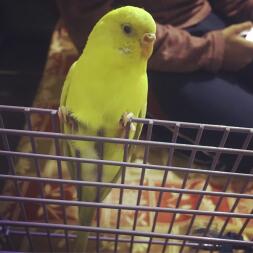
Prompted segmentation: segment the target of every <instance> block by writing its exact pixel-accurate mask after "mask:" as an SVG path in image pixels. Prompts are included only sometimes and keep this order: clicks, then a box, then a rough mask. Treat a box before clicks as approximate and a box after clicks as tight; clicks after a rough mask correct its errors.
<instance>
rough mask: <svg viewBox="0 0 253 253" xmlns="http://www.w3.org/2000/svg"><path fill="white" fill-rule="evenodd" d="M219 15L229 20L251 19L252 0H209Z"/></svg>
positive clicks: (252, 18) (252, 19) (252, 17)
mask: <svg viewBox="0 0 253 253" xmlns="http://www.w3.org/2000/svg"><path fill="white" fill-rule="evenodd" d="M209 2H210V4H211V5H212V8H213V9H214V11H215V12H217V13H218V14H219V15H221V16H223V17H225V18H229V19H230V20H231V21H237V22H242V21H253V0H209Z"/></svg>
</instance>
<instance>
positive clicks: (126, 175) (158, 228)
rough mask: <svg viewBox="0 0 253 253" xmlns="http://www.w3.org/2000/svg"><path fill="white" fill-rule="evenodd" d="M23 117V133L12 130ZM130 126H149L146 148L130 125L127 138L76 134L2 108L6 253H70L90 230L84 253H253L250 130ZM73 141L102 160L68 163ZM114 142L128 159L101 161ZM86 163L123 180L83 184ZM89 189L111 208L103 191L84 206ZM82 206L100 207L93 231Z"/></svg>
mask: <svg viewBox="0 0 253 253" xmlns="http://www.w3.org/2000/svg"><path fill="white" fill-rule="evenodd" d="M6 115H8V117H6ZM17 115H19V116H18V118H22V117H23V118H24V121H25V125H24V128H23V129H15V127H9V126H10V124H9V122H8V120H9V119H10V118H11V117H13V119H14V120H15V118H16V117H17ZM131 122H132V123H134V124H142V125H143V134H142V136H141V139H140V140H133V139H129V138H128V136H129V131H130V125H128V128H127V129H128V131H127V132H126V136H125V137H123V138H107V137H103V136H102V134H101V136H79V135H71V134H63V133H60V131H59V122H58V116H57V110H51V109H42V108H24V107H13V106H0V123H1V125H0V135H1V142H0V159H1V166H3V169H2V168H1V174H0V180H1V181H0V182H1V188H2V193H1V195H0V201H1V205H0V250H2V251H19V252H24V251H30V252H38V251H44V252H55V251H62V252H71V248H72V247H73V243H74V242H75V238H76V232H77V231H86V232H90V233H89V245H88V247H89V251H87V252H134V253H135V252H163V253H165V252H168V253H176V252H186V253H187V252H200V250H206V251H208V252H214V251H220V252H222V249H223V248H226V247H231V249H240V250H245V252H253V251H252V249H253V248H252V247H253V242H252V241H251V238H253V223H252V218H253V195H252V192H253V190H252V187H251V186H252V183H253V180H252V179H253V175H252V171H253V170H252V165H253V162H251V160H252V161H253V150H251V141H252V133H253V132H252V129H248V128H241V127H232V126H231V127H229V126H220V125H208V124H196V123H185V122H171V121H161V120H155V119H152V120H151V119H138V118H133V119H132V120H131ZM161 129H162V130H161ZM161 133H162V139H163V141H161V139H159V138H160V137H161ZM159 136H160V137H159ZM212 136H219V140H218V141H216V139H217V138H216V139H213V138H212ZM210 137H211V138H210ZM231 138H236V139H237V140H238V141H237V142H236V143H237V146H235V145H231V142H230V139H231ZM70 140H78V141H80V142H92V143H94V145H100V152H101V154H99V156H98V158H92V157H81V156H80V153H78V152H76V154H75V156H66V153H64V150H63V148H62V142H63V141H70ZM207 140H208V141H207ZM210 140H211V141H210ZM12 143H19V145H18V147H16V146H15V145H12ZM108 143H111V144H113V145H115V147H117V148H121V149H122V150H124V156H123V159H122V161H116V160H105V159H104V157H103V153H104V147H105V145H106V144H108ZM132 146H135V153H134V154H133V155H131V154H130V153H129V147H132ZM223 161H225V163H223ZM227 161H228V162H227ZM231 161H232V162H231ZM245 161H246V162H245ZM226 162H227V163H226ZM70 163H71V164H74V165H75V168H76V170H77V178H72V177H71V175H70V173H69V164H70ZM82 164H95V165H96V166H97V167H98V168H103V166H105V165H110V166H111V168H112V167H120V168H121V173H120V177H119V179H118V180H117V182H103V181H102V175H101V174H100V175H99V173H98V177H97V179H96V180H94V181H83V180H82V179H81V174H82V172H81V165H82ZM224 164H225V165H224ZM247 166H248V167H247ZM242 167H243V169H242ZM246 167H247V168H246ZM6 168H7V169H6ZM6 171H8V173H6ZM78 171H79V172H78ZM100 171H102V170H101V169H100ZM226 171H229V172H226ZM242 171H243V172H245V171H248V172H249V173H248V174H244V173H241V172H242ZM217 185H219V187H218V186H217ZM82 187H95V188H96V189H99V191H100V189H102V188H103V189H112V191H111V192H110V193H109V194H108V196H107V197H106V198H105V200H104V201H100V197H99V194H98V193H99V191H97V197H96V200H95V201H93V202H92V201H82V200H81V199H80V197H79V196H80V190H81V189H82ZM187 201H188V202H187ZM242 206H243V207H244V208H242ZM245 206H247V208H245ZM79 207H93V208H95V210H96V212H95V216H94V218H93V223H92V225H91V226H82V225H80V223H79V219H78V208H79ZM206 251H205V252H206ZM231 252H232V251H231Z"/></svg>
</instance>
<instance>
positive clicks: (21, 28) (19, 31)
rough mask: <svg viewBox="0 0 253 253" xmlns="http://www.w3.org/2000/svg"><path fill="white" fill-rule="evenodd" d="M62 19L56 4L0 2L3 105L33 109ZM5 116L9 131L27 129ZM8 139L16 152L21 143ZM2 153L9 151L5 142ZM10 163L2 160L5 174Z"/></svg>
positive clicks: (47, 0)
mask: <svg viewBox="0 0 253 253" xmlns="http://www.w3.org/2000/svg"><path fill="white" fill-rule="evenodd" d="M58 18H59V14H58V10H57V6H56V4H55V1H54V0H0V104H1V105H16V106H31V105H32V102H33V99H34V96H35V94H36V90H37V88H38V84H39V82H40V79H41V76H42V72H43V68H44V65H45V62H46V58H47V52H48V48H49V43H50V40H51V35H52V32H53V29H54V27H55V25H56V22H57V20H58ZM1 116H2V118H3V121H4V125H5V127H7V128H17V129H22V128H23V125H24V117H22V115H20V114H19V115H13V113H12V114H10V113H1ZM0 127H2V126H0ZM8 139H9V143H10V145H11V149H15V147H16V145H17V142H18V139H17V138H8ZM0 149H5V147H4V146H3V142H2V138H0ZM6 162H7V160H6V158H4V157H0V168H1V173H2V172H7V167H8V166H7V165H6Z"/></svg>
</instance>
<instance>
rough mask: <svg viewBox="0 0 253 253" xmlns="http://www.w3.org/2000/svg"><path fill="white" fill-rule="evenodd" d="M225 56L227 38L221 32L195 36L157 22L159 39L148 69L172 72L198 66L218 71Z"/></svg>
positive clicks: (191, 69)
mask: <svg viewBox="0 0 253 253" xmlns="http://www.w3.org/2000/svg"><path fill="white" fill-rule="evenodd" d="M223 55H224V40H223V36H222V34H221V32H220V31H213V32H210V33H207V34H206V35H205V36H203V37H194V36H191V35H190V34H189V33H188V32H187V31H184V30H181V29H178V28H175V27H173V26H170V25H159V24H157V41H156V44H155V47H154V52H153V55H152V57H151V59H150V61H149V68H150V69H152V70H158V71H171V72H187V71H195V70H198V69H205V70H207V71H210V72H216V71H218V70H219V69H220V68H221V64H222V60H223Z"/></svg>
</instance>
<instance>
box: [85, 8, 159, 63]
mask: <svg viewBox="0 0 253 253" xmlns="http://www.w3.org/2000/svg"><path fill="white" fill-rule="evenodd" d="M155 32H156V24H155V21H154V19H153V18H152V16H151V15H150V14H149V13H148V12H147V11H145V10H144V9H141V8H138V7H133V6H125V7H121V8H118V9H115V10H113V11H111V12H109V13H107V14H106V15H105V16H103V17H102V18H101V19H100V20H99V21H98V23H97V24H96V25H95V27H94V28H93V30H92V32H91V34H90V36H89V39H88V42H87V45H86V48H85V50H86V51H88V50H90V51H93V52H94V50H96V52H97V55H99V56H100V57H103V60H106V62H107V63H108V64H110V63H112V64H113V63H116V64H120V63H122V64H124V63H126V62H135V61H143V62H147V60H148V58H149V57H150V56H151V54H152V50H153V45H154V41H155V38H156V37H155ZM91 48H92V49H91ZM85 50H84V51H85Z"/></svg>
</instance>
